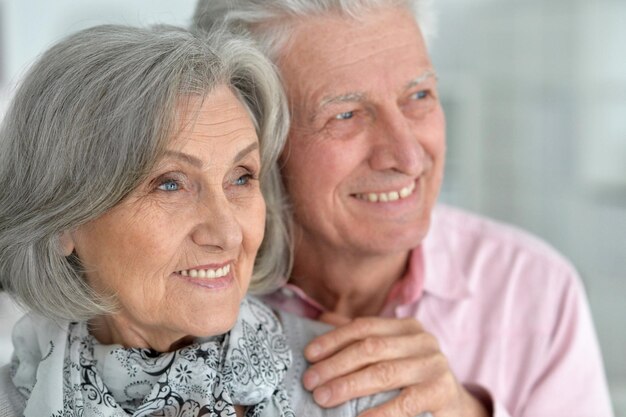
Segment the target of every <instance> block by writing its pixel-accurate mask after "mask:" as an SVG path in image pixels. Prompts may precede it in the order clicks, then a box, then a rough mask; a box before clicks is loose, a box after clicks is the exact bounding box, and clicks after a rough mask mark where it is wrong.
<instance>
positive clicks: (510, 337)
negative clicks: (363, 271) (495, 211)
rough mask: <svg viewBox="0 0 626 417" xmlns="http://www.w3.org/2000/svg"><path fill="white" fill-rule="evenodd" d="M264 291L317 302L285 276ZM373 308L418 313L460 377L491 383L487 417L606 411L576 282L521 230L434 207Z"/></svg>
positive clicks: (293, 303) (280, 298)
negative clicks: (424, 231) (402, 268)
mask: <svg viewBox="0 0 626 417" xmlns="http://www.w3.org/2000/svg"><path fill="white" fill-rule="evenodd" d="M266 300H267V301H268V302H270V303H271V304H273V305H274V306H276V307H278V308H281V309H283V310H286V311H289V312H292V313H295V314H299V315H302V316H306V317H309V318H316V317H317V316H318V315H319V314H320V313H321V312H322V311H323V310H324V309H323V307H322V306H321V305H320V304H319V303H317V302H315V301H314V300H312V299H311V298H310V297H307V295H306V294H304V292H303V291H302V290H300V289H299V288H297V287H295V286H293V285H291V284H287V285H286V286H285V287H283V288H282V289H281V290H279V291H277V292H275V293H274V294H271V295H269V296H267V298H266ZM381 316H383V317H398V318H405V317H413V318H416V319H417V320H419V321H420V323H422V325H423V326H424V328H425V329H426V330H427V331H429V332H430V333H432V334H433V335H435V336H436V337H437V339H438V341H439V344H440V347H441V350H442V352H443V353H444V354H445V355H446V357H447V358H448V361H449V363H450V366H451V368H452V370H453V372H454V373H455V375H456V377H457V378H458V380H459V381H460V382H462V383H463V384H466V385H469V384H477V385H479V386H482V387H483V388H485V389H486V390H487V391H488V392H489V394H490V395H491V398H492V400H493V403H494V417H506V416H511V417H560V416H563V417H609V416H613V412H612V410H611V404H610V399H609V394H608V387H607V383H606V377H605V374H604V369H603V365H602V358H601V355H600V350H599V347H598V342H597V339H596V335H595V331H594V328H593V323H592V320H591V314H590V311H589V307H588V304H587V300H586V296H585V292H584V289H583V286H582V283H581V281H580V279H579V278H578V275H577V274H576V271H575V270H574V268H573V267H572V266H571V265H570V264H569V263H568V262H567V261H566V260H564V259H563V258H562V257H561V256H560V255H559V254H557V253H556V252H555V251H554V250H553V249H552V248H550V247H549V246H547V245H546V244H545V243H543V242H541V241H539V240H537V239H536V238H533V237H531V236H529V235H527V234H525V233H524V232H521V231H519V230H516V229H514V228H512V227H510V226H505V225H502V224H498V223H495V222H492V221H489V220H486V219H483V218H480V217H477V216H474V215H470V214H467V213H465V212H462V211H460V210H456V209H452V208H448V207H444V206H439V207H437V208H436V209H435V211H434V212H433V219H432V224H431V229H430V231H429V233H428V236H427V238H426V239H425V240H424V242H423V243H422V245H421V246H420V247H418V248H416V249H415V250H413V251H412V253H411V258H410V262H409V267H408V269H407V272H406V274H405V276H404V277H403V278H402V279H401V280H399V281H398V282H397V283H396V284H395V286H394V287H393V288H392V290H391V292H390V294H389V296H388V298H387V302H386V305H385V307H384V309H383V311H382V313H381Z"/></svg>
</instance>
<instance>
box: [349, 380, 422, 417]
mask: <svg viewBox="0 0 626 417" xmlns="http://www.w3.org/2000/svg"><path fill="white" fill-rule="evenodd" d="M428 391H429V389H428V388H427V387H420V386H413V387H408V388H406V389H404V390H402V391H401V392H400V394H398V396H397V397H395V398H394V399H393V400H390V401H387V402H386V403H384V404H381V405H379V406H377V407H373V408H370V409H369V410H367V411H365V412H364V413H361V414H359V417H414V416H417V417H432V414H431V413H430V412H429V409H428V408H427V407H429V404H428V401H427V400H426V398H427V396H428Z"/></svg>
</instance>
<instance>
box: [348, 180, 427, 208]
mask: <svg viewBox="0 0 626 417" xmlns="http://www.w3.org/2000/svg"><path fill="white" fill-rule="evenodd" d="M413 191H415V182H412V183H411V184H409V185H407V186H406V187H404V188H402V189H401V190H400V191H390V192H388V193H367V194H356V195H355V197H356V198H358V199H360V200H365V201H369V202H370V203H377V202H380V203H387V202H390V201H397V200H399V199H401V198H407V197H408V196H410V195H411V194H413Z"/></svg>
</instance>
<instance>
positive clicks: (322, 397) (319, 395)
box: [313, 387, 330, 405]
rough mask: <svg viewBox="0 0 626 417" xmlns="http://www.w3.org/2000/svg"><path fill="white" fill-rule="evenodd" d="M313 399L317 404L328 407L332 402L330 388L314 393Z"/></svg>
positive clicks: (319, 389) (320, 389)
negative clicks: (330, 401)
mask: <svg viewBox="0 0 626 417" xmlns="http://www.w3.org/2000/svg"><path fill="white" fill-rule="evenodd" d="M313 398H314V399H315V402H316V403H318V404H319V405H326V404H328V401H329V400H330V390H329V389H328V388H325V387H322V388H318V389H316V390H315V391H313Z"/></svg>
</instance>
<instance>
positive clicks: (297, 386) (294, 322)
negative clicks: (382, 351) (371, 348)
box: [0, 312, 426, 417]
mask: <svg viewBox="0 0 626 417" xmlns="http://www.w3.org/2000/svg"><path fill="white" fill-rule="evenodd" d="M279 315H280V318H281V320H282V322H283V327H284V328H285V333H286V335H287V340H288V343H289V346H290V347H291V349H292V352H293V364H292V366H291V369H290V370H289V372H288V373H287V375H286V377H285V381H284V384H285V387H286V388H287V392H288V393H289V395H290V397H291V404H292V406H293V407H294V410H295V413H296V416H303V417H356V416H357V415H358V414H359V413H361V412H363V411H364V410H367V409H368V408H371V407H373V406H375V405H378V404H381V403H383V402H385V401H387V400H389V399H391V398H392V397H393V396H394V395H396V394H397V391H393V392H388V393H383V394H378V395H372V396H369V397H364V398H360V399H358V400H354V401H349V402H347V403H344V404H342V405H340V406H338V407H335V408H329V409H323V408H320V407H319V406H317V405H316V404H315V402H314V401H313V396H312V395H311V393H310V392H308V391H306V390H305V389H304V388H303V387H302V383H301V380H302V374H303V373H304V371H305V370H306V368H307V366H308V363H307V361H306V359H305V358H304V355H303V352H304V347H305V346H306V345H307V343H308V342H309V341H310V340H311V339H313V338H314V337H316V336H318V335H321V334H323V333H325V332H327V331H328V330H329V327H328V326H326V325H324V324H322V323H319V322H315V321H311V320H307V319H303V318H300V317H296V316H294V315H291V314H288V313H284V312H281V313H279ZM25 407H26V403H25V400H24V397H23V396H22V395H21V394H20V393H19V392H18V391H17V390H16V389H15V386H14V385H13V382H12V381H11V377H10V375H9V365H6V366H4V367H2V368H0V417H16V416H21V415H22V414H23V411H24V408H25ZM423 417H426V416H423Z"/></svg>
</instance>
